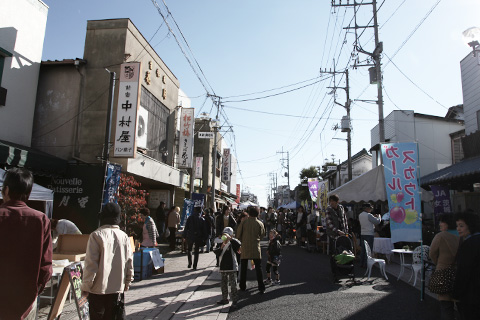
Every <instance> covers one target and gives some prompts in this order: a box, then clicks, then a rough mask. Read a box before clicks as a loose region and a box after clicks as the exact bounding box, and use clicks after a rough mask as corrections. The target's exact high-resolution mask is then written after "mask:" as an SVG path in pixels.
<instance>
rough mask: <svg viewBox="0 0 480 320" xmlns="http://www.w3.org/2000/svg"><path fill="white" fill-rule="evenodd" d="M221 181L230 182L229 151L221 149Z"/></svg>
mask: <svg viewBox="0 0 480 320" xmlns="http://www.w3.org/2000/svg"><path fill="white" fill-rule="evenodd" d="M222 181H225V182H226V181H230V149H228V148H225V149H223V166H222Z"/></svg>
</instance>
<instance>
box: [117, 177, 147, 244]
mask: <svg viewBox="0 0 480 320" xmlns="http://www.w3.org/2000/svg"><path fill="white" fill-rule="evenodd" d="M141 185H142V184H141V183H140V182H138V181H137V180H135V178H134V177H133V176H127V175H125V174H123V173H122V174H120V185H119V187H118V205H119V206H120V208H122V225H123V226H124V228H125V231H126V233H127V234H128V235H129V236H133V237H134V239H135V240H141V235H142V228H143V223H144V222H145V217H143V216H142V215H141V214H140V211H141V209H143V208H146V206H147V200H146V199H145V198H146V197H147V196H148V193H147V191H146V190H142V189H140V187H141Z"/></svg>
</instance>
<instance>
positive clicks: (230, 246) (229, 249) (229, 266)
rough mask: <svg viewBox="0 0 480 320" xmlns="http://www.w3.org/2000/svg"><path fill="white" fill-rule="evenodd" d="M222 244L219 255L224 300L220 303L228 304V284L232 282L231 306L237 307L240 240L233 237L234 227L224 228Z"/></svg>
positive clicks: (219, 302)
mask: <svg viewBox="0 0 480 320" xmlns="http://www.w3.org/2000/svg"><path fill="white" fill-rule="evenodd" d="M222 241H223V242H222V245H221V247H220V248H219V249H218V250H221V253H220V256H219V266H220V273H221V274H222V300H220V301H218V302H217V303H218V304H228V302H229V301H228V284H230V297H231V298H232V306H231V308H236V303H237V301H238V295H237V271H238V260H237V253H238V251H239V250H240V245H241V243H240V241H239V240H238V239H235V238H234V237H233V229H232V228H230V227H226V228H225V229H223V234H222Z"/></svg>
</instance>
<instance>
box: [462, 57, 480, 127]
mask: <svg viewBox="0 0 480 320" xmlns="http://www.w3.org/2000/svg"><path fill="white" fill-rule="evenodd" d="M460 69H461V73H462V90H463V110H464V117H465V135H467V136H468V135H469V134H471V133H473V132H475V131H477V130H480V52H477V53H476V56H475V57H474V56H473V54H472V53H471V52H470V53H469V54H468V55H467V56H466V57H465V58H463V60H462V61H460Z"/></svg>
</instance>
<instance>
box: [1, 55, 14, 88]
mask: <svg viewBox="0 0 480 320" xmlns="http://www.w3.org/2000/svg"><path fill="white" fill-rule="evenodd" d="M12 56H13V54H11V53H10V52H8V51H7V50H5V49H3V48H2V47H0V86H1V85H2V75H3V66H4V65H5V58H7V57H12Z"/></svg>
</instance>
